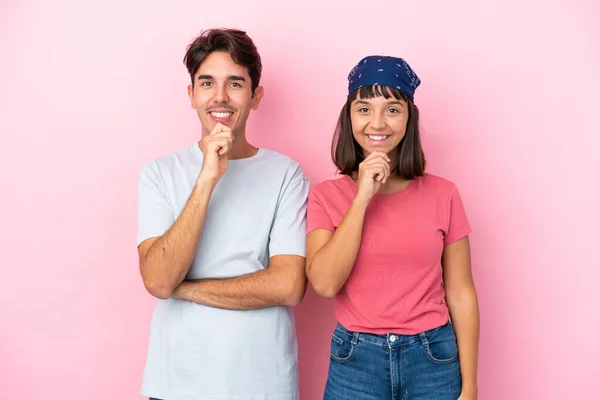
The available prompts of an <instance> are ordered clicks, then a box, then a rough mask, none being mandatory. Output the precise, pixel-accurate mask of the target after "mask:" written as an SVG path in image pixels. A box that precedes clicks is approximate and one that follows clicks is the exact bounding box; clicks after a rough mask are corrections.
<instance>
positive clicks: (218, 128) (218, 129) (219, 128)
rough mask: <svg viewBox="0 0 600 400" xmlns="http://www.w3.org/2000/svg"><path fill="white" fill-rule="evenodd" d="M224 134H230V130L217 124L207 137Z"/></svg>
mask: <svg viewBox="0 0 600 400" xmlns="http://www.w3.org/2000/svg"><path fill="white" fill-rule="evenodd" d="M225 132H230V133H231V128H230V127H228V126H227V125H223V124H222V123H220V122H217V124H216V125H215V127H214V128H213V130H212V131H210V133H209V136H215V135H218V134H221V133H225Z"/></svg>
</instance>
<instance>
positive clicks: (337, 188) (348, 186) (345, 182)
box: [311, 175, 356, 197]
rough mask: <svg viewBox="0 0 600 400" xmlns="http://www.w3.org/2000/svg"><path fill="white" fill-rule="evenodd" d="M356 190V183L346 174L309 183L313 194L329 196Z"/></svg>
mask: <svg viewBox="0 0 600 400" xmlns="http://www.w3.org/2000/svg"><path fill="white" fill-rule="evenodd" d="M355 190H356V184H355V183H354V181H353V180H352V178H350V177H349V176H347V175H340V176H337V177H336V178H333V179H327V180H324V181H322V182H320V183H317V184H312V185H311V192H312V193H313V195H319V196H325V197H329V196H332V195H339V194H344V193H353V192H354V191H355Z"/></svg>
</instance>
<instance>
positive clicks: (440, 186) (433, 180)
mask: <svg viewBox="0 0 600 400" xmlns="http://www.w3.org/2000/svg"><path fill="white" fill-rule="evenodd" d="M416 181H417V182H416V183H417V185H418V186H419V187H420V188H421V189H423V190H425V191H427V192H435V193H438V194H450V193H452V192H454V191H455V190H456V185H455V183H454V182H453V181H451V180H449V179H447V178H444V177H441V176H439V175H435V174H430V173H425V174H424V175H423V176H420V177H418V178H416Z"/></svg>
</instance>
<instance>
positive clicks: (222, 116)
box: [210, 112, 233, 118]
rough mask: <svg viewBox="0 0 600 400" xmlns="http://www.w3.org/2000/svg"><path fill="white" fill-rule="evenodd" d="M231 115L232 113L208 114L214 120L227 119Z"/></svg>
mask: <svg viewBox="0 0 600 400" xmlns="http://www.w3.org/2000/svg"><path fill="white" fill-rule="evenodd" d="M231 114H233V113H230V112H211V113H210V115H212V116H213V117H216V118H229V117H231Z"/></svg>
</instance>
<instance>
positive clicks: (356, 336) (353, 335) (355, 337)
mask: <svg viewBox="0 0 600 400" xmlns="http://www.w3.org/2000/svg"><path fill="white" fill-rule="evenodd" d="M359 335H360V333H358V332H353V333H352V340H351V341H350V343H352V344H353V345H355V346H356V343H358V336H359Z"/></svg>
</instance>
